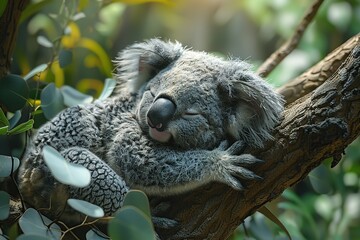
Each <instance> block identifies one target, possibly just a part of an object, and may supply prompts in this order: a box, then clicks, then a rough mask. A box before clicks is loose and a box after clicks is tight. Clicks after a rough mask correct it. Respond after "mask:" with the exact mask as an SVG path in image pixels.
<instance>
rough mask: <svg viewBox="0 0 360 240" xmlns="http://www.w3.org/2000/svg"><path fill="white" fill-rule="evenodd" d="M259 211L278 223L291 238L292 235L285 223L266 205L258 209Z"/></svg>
mask: <svg viewBox="0 0 360 240" xmlns="http://www.w3.org/2000/svg"><path fill="white" fill-rule="evenodd" d="M258 212H260V213H261V214H263V215H264V216H265V217H267V218H268V219H270V220H271V221H272V222H273V223H275V224H276V225H278V226H279V227H280V228H281V229H282V230H283V231H284V232H285V233H286V235H287V236H288V238H289V239H290V240H291V239H292V238H291V236H290V233H289V231H288V230H287V229H286V227H285V226H284V224H283V223H282V222H281V221H280V220H279V219H278V218H277V217H276V216H275V215H274V214H273V213H272V212H271V211H270V210H269V209H268V208H267V207H266V206H263V207H261V208H260V209H258Z"/></svg>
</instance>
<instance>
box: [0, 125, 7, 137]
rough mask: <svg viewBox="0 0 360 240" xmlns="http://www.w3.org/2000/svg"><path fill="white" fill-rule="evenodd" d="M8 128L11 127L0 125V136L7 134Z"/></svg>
mask: <svg viewBox="0 0 360 240" xmlns="http://www.w3.org/2000/svg"><path fill="white" fill-rule="evenodd" d="M8 129H9V127H8V126H5V127H0V136H1V135H5V134H7V131H8Z"/></svg>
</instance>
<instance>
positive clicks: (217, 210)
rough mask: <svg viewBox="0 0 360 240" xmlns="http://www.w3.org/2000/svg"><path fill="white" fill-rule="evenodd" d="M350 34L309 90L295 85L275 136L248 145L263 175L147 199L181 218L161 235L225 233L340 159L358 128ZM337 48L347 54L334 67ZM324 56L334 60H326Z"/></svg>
mask: <svg viewBox="0 0 360 240" xmlns="http://www.w3.org/2000/svg"><path fill="white" fill-rule="evenodd" d="M354 39H357V40H356V41H354V43H353V45H352V47H351V49H348V48H344V46H347V44H348V43H349V42H348V43H346V44H345V45H343V47H341V48H338V49H337V50H335V52H334V53H333V54H330V55H329V56H331V57H330V58H331V59H329V57H328V59H325V60H323V61H322V62H321V64H320V65H316V66H315V67H314V69H328V70H326V71H325V72H326V77H323V79H322V81H321V83H322V84H321V85H320V86H319V87H317V88H316V89H314V90H313V91H312V92H309V93H308V94H306V95H304V91H300V92H301V94H300V95H304V96H303V97H301V98H300V99H297V100H296V101H294V102H293V103H292V104H290V105H288V106H287V107H286V110H285V112H284V119H283V121H282V122H281V124H280V125H279V126H278V127H277V129H276V130H275V132H274V140H273V141H269V142H268V143H267V144H266V146H265V148H264V149H247V151H246V152H250V153H252V154H254V155H255V156H257V157H258V158H260V159H263V160H264V161H265V162H264V163H263V164H260V165H258V166H256V167H254V168H253V169H252V170H253V171H254V172H256V173H257V174H259V175H260V176H261V177H263V180H261V181H251V182H246V186H247V190H245V191H243V192H238V191H235V190H233V189H231V188H230V187H228V186H225V185H223V184H219V183H212V184H209V185H207V186H204V187H202V188H200V189H197V190H195V191H193V192H190V193H186V194H183V195H181V196H174V197H168V198H162V199H159V198H154V199H152V201H151V204H152V206H153V208H154V209H157V208H158V209H159V208H161V207H159V206H161V205H163V206H165V205H166V206H169V208H167V209H166V210H162V211H157V212H156V213H155V214H156V215H157V216H166V217H168V218H172V219H176V220H177V221H179V223H180V224H179V227H177V228H174V229H170V230H164V229H158V230H157V232H158V233H159V235H160V237H161V239H172V240H176V239H226V238H228V237H229V236H230V235H231V233H232V232H233V231H234V230H235V228H236V227H237V226H238V225H239V224H240V223H242V222H243V220H244V219H245V218H246V217H247V216H249V215H251V214H252V213H254V212H255V211H256V210H257V209H259V208H260V207H261V206H263V205H264V204H266V203H267V202H269V201H271V200H272V199H274V198H276V197H277V196H279V195H280V194H281V193H282V192H283V191H284V190H285V189H286V188H288V187H290V186H292V185H294V184H296V183H297V182H299V181H301V180H302V179H304V178H305V177H306V176H307V175H308V173H309V172H310V171H311V170H312V169H314V168H315V167H317V166H318V165H319V164H320V163H321V162H322V161H323V160H324V159H326V158H329V157H334V161H335V162H336V161H339V160H340V158H341V154H342V153H343V150H344V149H345V148H346V146H348V145H349V144H350V143H351V142H352V141H353V140H354V139H355V138H357V137H358V136H359V134H360V42H359V36H356V37H355V38H354ZM339 49H343V50H344V49H345V50H344V51H345V53H343V50H341V51H340V52H337V51H339ZM340 54H341V55H342V56H345V55H346V54H347V58H346V60H345V61H343V62H342V64H341V66H340V67H337V66H336V63H338V62H337V59H338V57H339V56H340ZM344 54H345V55H344ZM329 61H330V62H333V64H330V65H327V63H326V62H329ZM338 64H339V63H338ZM317 74H320V73H319V71H314V72H311V71H309V72H308V73H307V74H305V75H304V77H303V79H302V80H301V82H300V83H298V84H300V85H301V84H303V85H304V86H305V85H306V83H307V82H309V81H311V80H312V79H316V77H314V76H316V75H317ZM320 75H321V76H323V75H322V74H320ZM299 81H300V80H299ZM305 92H306V91H305ZM164 203H165V205H164Z"/></svg>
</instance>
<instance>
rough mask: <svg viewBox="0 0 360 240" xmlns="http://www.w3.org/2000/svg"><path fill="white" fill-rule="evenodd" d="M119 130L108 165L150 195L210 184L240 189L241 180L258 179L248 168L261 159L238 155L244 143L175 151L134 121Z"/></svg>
mask: <svg viewBox="0 0 360 240" xmlns="http://www.w3.org/2000/svg"><path fill="white" fill-rule="evenodd" d="M118 131H119V132H118V134H117V136H116V137H115V139H114V141H113V144H112V147H111V149H110V151H109V153H108V160H109V162H108V163H109V165H110V166H111V167H112V168H113V169H114V170H115V171H116V172H118V173H119V174H120V175H121V176H123V177H124V178H125V181H126V182H127V183H128V184H129V185H130V187H131V188H139V189H141V190H143V191H145V192H146V193H148V194H160V193H161V194H169V195H170V194H174V193H180V192H184V191H187V190H190V189H193V188H195V187H198V186H200V185H203V184H205V183H208V182H210V181H218V182H223V183H226V184H228V185H230V186H231V187H233V188H235V189H238V190H240V189H242V185H241V183H240V181H239V178H242V179H255V178H258V176H256V175H255V174H254V173H252V172H251V171H249V170H247V169H246V168H244V167H245V166H248V165H251V164H253V163H256V162H258V161H260V160H258V159H256V158H255V157H254V156H252V155H250V154H242V155H236V154H237V153H238V152H239V151H241V150H242V148H243V145H242V143H241V142H236V143H234V144H233V145H232V146H230V147H229V148H227V146H226V144H221V146H220V147H218V148H216V149H214V150H180V149H175V148H172V147H169V146H164V145H161V144H160V143H156V142H154V141H152V140H150V139H149V138H148V137H147V136H145V135H144V134H143V132H142V131H141V129H140V127H139V125H138V124H137V122H136V121H135V120H134V119H132V118H129V119H128V121H125V122H124V123H123V124H121V126H119V129H118Z"/></svg>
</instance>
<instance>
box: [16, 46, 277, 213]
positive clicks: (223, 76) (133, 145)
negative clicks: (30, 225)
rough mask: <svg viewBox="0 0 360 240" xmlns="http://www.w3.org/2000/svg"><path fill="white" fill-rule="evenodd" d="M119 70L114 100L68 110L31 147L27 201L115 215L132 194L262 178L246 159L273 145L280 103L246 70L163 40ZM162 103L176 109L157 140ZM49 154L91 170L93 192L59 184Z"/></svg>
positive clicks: (135, 50) (127, 58)
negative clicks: (78, 203) (82, 203)
mask: <svg viewBox="0 0 360 240" xmlns="http://www.w3.org/2000/svg"><path fill="white" fill-rule="evenodd" d="M115 63H116V64H117V72H118V73H117V75H116V76H117V79H118V81H119V84H118V88H117V90H116V92H115V94H113V96H112V97H111V98H109V99H107V100H104V101H96V102H95V103H93V104H88V105H81V106H76V107H71V108H68V109H66V110H64V111H63V112H61V113H60V114H59V115H58V116H56V117H55V118H54V119H53V120H52V121H50V122H48V123H47V124H45V125H44V126H43V127H42V128H41V129H40V130H39V132H38V133H37V135H36V136H35V138H34V139H33V141H32V143H33V146H31V147H30V148H29V151H28V153H27V154H26V157H25V159H24V160H23V163H22V166H21V168H20V172H19V186H20V190H21V192H22V194H23V196H24V198H25V200H26V201H27V202H29V203H30V204H32V205H34V206H35V207H38V208H46V207H49V206H50V201H51V206H52V210H51V212H52V214H53V215H54V214H56V213H57V212H59V211H60V210H61V209H62V208H63V206H64V204H65V201H66V199H67V198H69V197H71V198H80V199H84V200H87V201H89V202H92V203H94V204H97V205H99V206H101V207H103V208H104V210H105V212H106V214H107V215H111V214H112V213H114V212H115V211H116V209H118V208H120V207H121V205H122V201H123V197H124V195H125V194H126V192H127V191H128V189H130V188H138V189H142V190H144V191H145V192H146V193H148V194H152V195H154V194H155V195H156V194H162V195H163V194H176V193H180V192H184V191H188V190H190V189H194V188H195V187H198V186H200V185H203V184H205V183H208V182H211V181H218V182H223V183H226V184H228V185H229V186H231V187H233V188H234V189H238V190H241V189H242V188H243V187H242V184H241V181H240V179H255V178H257V176H256V175H255V174H254V173H252V172H251V171H249V170H247V169H246V166H249V165H251V164H254V163H256V162H258V161H259V160H258V159H257V158H256V157H254V156H252V155H249V154H241V151H242V149H243V147H244V144H248V145H253V146H258V147H261V146H263V143H264V142H265V141H266V140H269V139H271V130H272V129H273V128H274V127H275V125H276V124H277V123H278V121H279V118H280V115H281V112H282V110H283V100H282V98H281V97H280V96H279V95H278V94H276V93H275V92H274V91H273V89H272V88H271V87H270V86H269V85H268V84H267V83H266V82H265V81H264V80H262V79H261V78H260V77H258V76H256V75H255V74H254V73H252V72H251V71H250V70H249V66H248V65H247V64H246V63H244V62H241V61H237V60H229V61H226V60H222V59H220V58H217V57H214V56H211V55H209V54H207V53H203V52H196V51H191V50H188V49H184V48H183V47H182V46H181V45H180V44H179V43H170V42H168V43H166V42H163V41H160V40H158V39H153V40H149V41H147V42H144V43H138V44H134V45H132V46H130V47H129V48H127V49H125V50H124V51H123V52H122V53H121V54H120V55H119V57H118V58H117V60H116V61H115ZM159 98H164V99H166V101H169V103H170V104H172V105H173V106H174V108H176V110H175V112H174V113H172V114H173V115H171V116H170V117H171V118H170V120H169V121H167V122H166V127H165V125H164V128H162V129H161V130H159V131H157V130H156V131H155V130H154V129H153V128H151V127H149V123H148V121H149V120H148V118H147V112H148V111H149V109H150V108H151V107H152V106H153V105H154V101H157V100H158V99H159ZM151 136H153V137H151ZM164 136H170V138H164ZM229 143H232V144H231V145H229ZM44 145H50V146H52V147H54V148H56V149H57V150H58V151H60V152H61V153H62V154H63V156H64V157H65V158H66V159H67V160H69V161H70V162H74V163H78V164H81V165H83V166H85V167H86V168H88V169H89V170H90V172H91V176H92V181H91V184H90V186H88V187H86V188H82V189H76V188H73V187H68V186H64V185H61V184H59V183H58V182H57V181H56V180H54V179H53V178H52V176H51V174H50V172H49V170H48V168H47V166H46V165H45V164H44V162H43V159H42V156H41V150H42V148H43V146H44ZM59 171H61V169H60V170H59ZM50 199H51V200H50ZM70 214H71V212H70Z"/></svg>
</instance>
